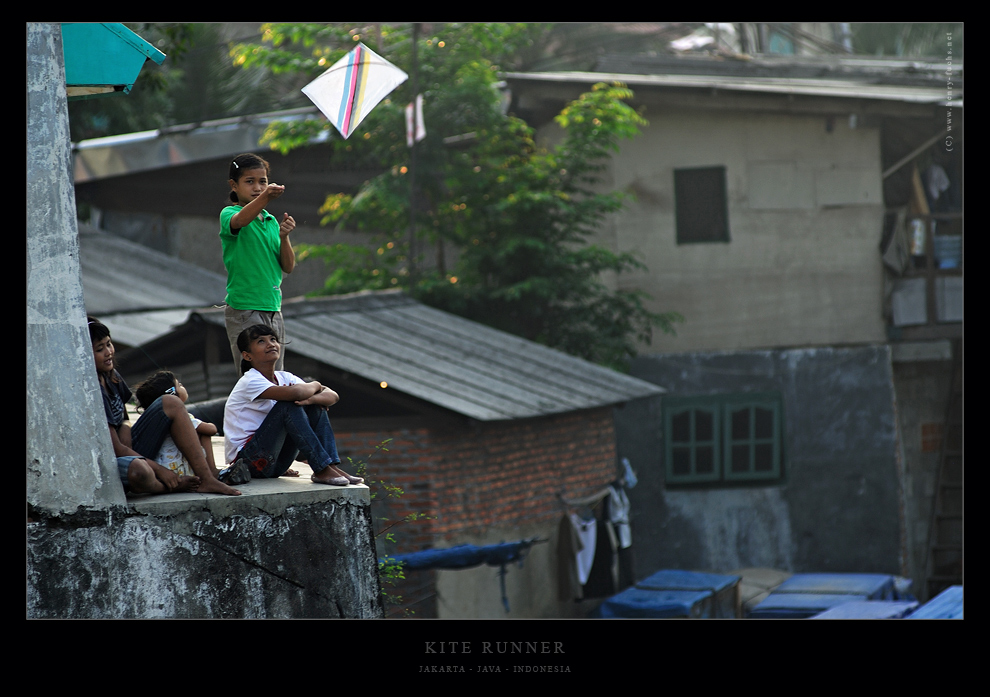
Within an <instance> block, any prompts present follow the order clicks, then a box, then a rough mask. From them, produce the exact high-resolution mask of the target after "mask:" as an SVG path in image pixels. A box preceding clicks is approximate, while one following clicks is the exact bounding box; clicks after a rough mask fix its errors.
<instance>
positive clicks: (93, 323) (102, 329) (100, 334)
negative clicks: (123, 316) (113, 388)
mask: <svg viewBox="0 0 990 697" xmlns="http://www.w3.org/2000/svg"><path fill="white" fill-rule="evenodd" d="M86 324H87V326H88V327H89V340H90V342H92V344H93V345H94V346H95V345H96V343H97V342H98V341H103V340H104V339H109V338H110V330H109V329H108V328H107V325H105V324H103V322H101V321H100V320H98V319H96V318H95V317H93V316H92V315H86ZM113 367H114V370H116V369H117V356H116V355H114V358H113ZM110 380H111V381H112V382H115V383H116V382H120V380H119V378H118V377H117V376H116V375H115V374H114V373H112V372H111V373H110Z"/></svg>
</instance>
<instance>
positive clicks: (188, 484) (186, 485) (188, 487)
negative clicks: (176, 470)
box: [172, 474, 200, 493]
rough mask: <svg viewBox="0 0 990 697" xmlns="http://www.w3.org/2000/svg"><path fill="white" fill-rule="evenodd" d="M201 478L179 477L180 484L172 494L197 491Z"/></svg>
mask: <svg viewBox="0 0 990 697" xmlns="http://www.w3.org/2000/svg"><path fill="white" fill-rule="evenodd" d="M199 481H200V480H199V477H195V476H189V475H185V474H184V475H181V476H180V477H179V484H178V486H176V487H175V488H174V489H172V493H178V492H181V491H196V489H198V488H199Z"/></svg>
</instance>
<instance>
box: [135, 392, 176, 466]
mask: <svg viewBox="0 0 990 697" xmlns="http://www.w3.org/2000/svg"><path fill="white" fill-rule="evenodd" d="M170 435H172V419H170V418H169V417H168V416H167V415H166V414H165V409H164V408H163V407H162V398H161V397H159V398H158V399H156V400H155V401H154V402H152V403H151V404H150V405H149V406H148V408H147V409H145V410H144V413H143V414H141V416H139V417H138V420H137V421H136V422H134V425H133V426H132V427H131V448H132V449H133V450H134V451H135V452H139V453H141V454H142V455H144V456H145V457H150V458H151V459H152V460H154V459H155V458H157V457H158V453H159V452H161V449H162V443H164V442H165V438H166V437H168V436H170Z"/></svg>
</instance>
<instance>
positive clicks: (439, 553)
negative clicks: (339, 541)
mask: <svg viewBox="0 0 990 697" xmlns="http://www.w3.org/2000/svg"><path fill="white" fill-rule="evenodd" d="M545 541H546V540H544V542H545ZM537 542H539V540H537V538H535V537H534V538H531V539H529V540H520V541H519V542H502V543H500V544H497V545H484V546H481V547H479V546H478V545H458V546H457V547H449V548H447V549H424V550H423V551H421V552H410V553H409V554H396V555H395V556H394V557H389V559H390V560H393V561H395V562H398V563H400V564H402V568H403V569H408V570H411V571H418V570H422V569H469V568H471V567H472V566H481V565H482V564H487V565H488V566H497V567H500V568H499V572H498V575H499V585H500V586H501V590H502V605H503V606H504V607H505V611H506V612H508V611H509V599H508V596H507V595H506V592H505V565H506V564H509V563H511V562H514V561H518V562H519V565H520V566H522V562H523V559H524V558H525V557H526V553H527V552H528V551H529V548H530V547H532V546H533V545H534V544H536V543H537ZM379 563H385V560H384V559H379Z"/></svg>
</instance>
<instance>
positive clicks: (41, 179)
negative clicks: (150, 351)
mask: <svg viewBox="0 0 990 697" xmlns="http://www.w3.org/2000/svg"><path fill="white" fill-rule="evenodd" d="M27 60H28V70H27V80H28V84H27V98H28V105H27V116H28V127H27V209H26V210H27V328H26V354H25V355H26V356H27V357H28V359H27V360H26V361H25V362H26V364H27V390H26V402H27V424H28V428H27V500H28V502H29V503H30V504H31V505H32V506H35V507H36V508H42V509H45V510H48V511H51V512H54V513H58V512H71V511H75V510H76V509H77V507H80V506H82V507H94V508H100V507H104V506H111V505H122V504H123V502H124V492H123V489H122V488H121V486H120V481H119V479H118V477H117V465H116V460H115V458H114V457H113V450H112V449H111V446H110V436H109V434H108V432H107V427H106V421H105V419H104V416H103V408H102V405H101V402H100V388H99V384H98V383H97V380H96V370H95V367H94V364H93V347H92V344H91V343H90V340H89V332H88V331H87V329H86V310H85V307H84V305H83V293H82V280H81V276H80V271H79V241H78V238H77V229H76V206H75V195H74V192H73V187H72V176H71V158H70V151H69V116H68V109H67V100H66V94H65V69H64V65H63V59H62V34H61V29H60V27H59V25H58V24H55V23H42V22H34V23H29V24H28V25H27Z"/></svg>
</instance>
